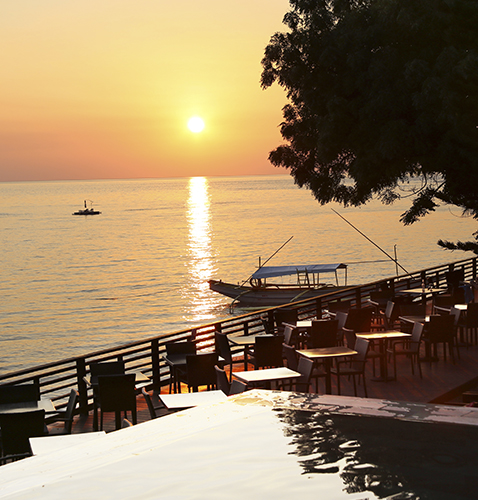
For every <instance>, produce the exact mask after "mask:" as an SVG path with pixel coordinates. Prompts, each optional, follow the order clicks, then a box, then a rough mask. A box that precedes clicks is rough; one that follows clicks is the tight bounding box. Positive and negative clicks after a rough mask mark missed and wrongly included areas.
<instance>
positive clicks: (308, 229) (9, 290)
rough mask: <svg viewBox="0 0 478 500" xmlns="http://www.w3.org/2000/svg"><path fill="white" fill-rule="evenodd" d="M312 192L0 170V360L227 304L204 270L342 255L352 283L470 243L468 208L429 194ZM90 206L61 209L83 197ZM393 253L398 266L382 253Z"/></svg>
mask: <svg viewBox="0 0 478 500" xmlns="http://www.w3.org/2000/svg"><path fill="white" fill-rule="evenodd" d="M403 194H404V198H403V199H402V200H401V201H399V202H397V203H395V204H393V205H388V206H386V205H383V204H381V203H380V202H379V201H372V202H370V203H369V204H368V205H366V206H364V207H361V208H356V207H348V208H344V207H342V206H340V205H338V204H334V203H332V204H329V205H325V206H321V205H319V204H318V203H317V201H316V200H315V199H314V197H313V196H312V194H311V193H310V191H308V190H306V189H300V188H298V187H297V186H296V185H295V184H294V182H293V179H292V178H291V177H290V176H289V175H268V176H245V177H191V178H174V179H172V178H171V179H136V180H92V181H48V182H8V183H0V238H1V252H0V262H1V280H0V292H1V296H2V300H1V301H0V374H4V373H8V372H12V371H16V370H20V369H24V368H28V367H32V366H35V365H39V364H43V363H47V362H51V361H57V360H60V359H63V358H69V357H72V356H78V355H83V354H86V353H90V352H94V351H97V350H101V349H104V348H108V347H113V346H116V345H121V344H125V343H127V342H129V341H135V340H140V339H146V338H150V337H153V336H157V335H161V334H162V333H168V332H172V331H175V330H182V329H185V328H190V327H193V326H197V325H200V324H205V323H210V322H213V321H216V320H219V319H222V318H228V317H231V315H238V314H241V313H242V312H243V311H242V310H241V309H238V308H234V309H233V310H231V308H230V303H231V300H230V299H228V298H226V297H223V296H222V295H219V294H217V293H215V292H213V291H211V290H210V289H209V285H208V280H209V279H222V280H223V281H227V282H232V283H242V282H243V281H245V280H247V279H248V278H249V277H250V275H251V274H252V273H253V272H254V271H255V270H256V269H257V267H258V265H259V263H261V264H264V263H266V262H267V263H268V264H269V265H295V264H308V263H309V264H310V263H314V264H328V263H346V264H348V265H349V267H348V283H349V284H360V283H364V282H370V281H375V280H378V279H381V278H387V277H391V276H395V275H397V273H398V274H404V271H403V270H406V271H409V272H412V271H417V270H420V269H423V268H426V267H431V266H434V265H441V264H444V263H448V262H452V261H456V260H460V259H464V258H467V257H470V256H471V254H470V253H465V252H450V251H447V250H444V249H442V248H440V247H438V246H437V240H438V239H440V238H443V239H448V240H451V241H457V240H469V239H471V238H472V233H473V232H474V231H475V230H476V221H474V220H473V219H471V218H463V217H461V213H460V211H459V210H458V209H457V208H449V207H445V206H444V207H440V208H438V209H437V210H436V211H435V212H434V213H432V214H430V215H428V216H426V217H425V218H424V219H422V220H421V221H420V222H418V223H416V224H413V225H411V226H403V224H402V223H401V222H400V215H401V214H402V213H403V212H404V211H405V209H406V208H407V207H408V205H409V203H410V198H408V197H407V195H408V192H407V191H406V190H404V192H403ZM85 200H86V202H87V205H88V206H92V207H93V208H94V209H96V210H99V211H100V212H101V214H99V215H89V216H80V215H73V213H74V212H75V211H77V210H79V209H82V208H83V206H84V202H85ZM395 256H396V257H397V259H398V262H399V263H400V266H401V268H398V269H397V266H396V264H395V263H394V262H393V261H392V258H393V257H395Z"/></svg>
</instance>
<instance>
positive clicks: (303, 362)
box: [294, 356, 314, 392]
mask: <svg viewBox="0 0 478 500" xmlns="http://www.w3.org/2000/svg"><path fill="white" fill-rule="evenodd" d="M313 369H314V362H313V361H312V360H311V359H308V358H304V357H303V356H301V357H300V359H299V363H298V365H297V371H298V372H299V373H300V374H301V376H300V378H297V379H296V380H295V381H294V385H295V389H296V391H304V392H308V391H309V386H310V377H311V376H312V370H313Z"/></svg>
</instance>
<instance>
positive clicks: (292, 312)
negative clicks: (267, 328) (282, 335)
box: [274, 309, 298, 331]
mask: <svg viewBox="0 0 478 500" xmlns="http://www.w3.org/2000/svg"><path fill="white" fill-rule="evenodd" d="M297 314H298V313H297V309H277V310H276V311H274V319H275V322H276V326H277V328H278V330H279V331H282V329H283V326H282V323H296V322H297V318H298V315H297Z"/></svg>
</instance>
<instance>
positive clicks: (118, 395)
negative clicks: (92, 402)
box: [98, 373, 137, 430]
mask: <svg viewBox="0 0 478 500" xmlns="http://www.w3.org/2000/svg"><path fill="white" fill-rule="evenodd" d="M135 380H136V376H135V374H134V373H131V374H125V375H101V376H100V377H98V405H99V408H100V409H101V424H100V429H101V430H103V414H104V413H106V412H114V413H115V425H116V429H120V428H121V412H122V411H123V412H124V413H125V417H126V413H127V412H128V411H129V412H131V417H132V420H133V424H136V422H137V415H136V389H135Z"/></svg>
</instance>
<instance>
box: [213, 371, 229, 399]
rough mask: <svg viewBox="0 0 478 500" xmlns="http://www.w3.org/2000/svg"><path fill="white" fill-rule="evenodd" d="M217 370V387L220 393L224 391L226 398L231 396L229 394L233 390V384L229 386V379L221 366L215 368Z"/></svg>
mask: <svg viewBox="0 0 478 500" xmlns="http://www.w3.org/2000/svg"><path fill="white" fill-rule="evenodd" d="M214 369H215V370H216V387H217V389H219V390H220V391H222V392H223V393H224V394H225V395H226V396H229V392H230V390H231V384H229V380H228V378H227V373H226V372H225V371H224V370H223V369H222V368H219V366H217V365H216V366H215V367H214Z"/></svg>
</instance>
